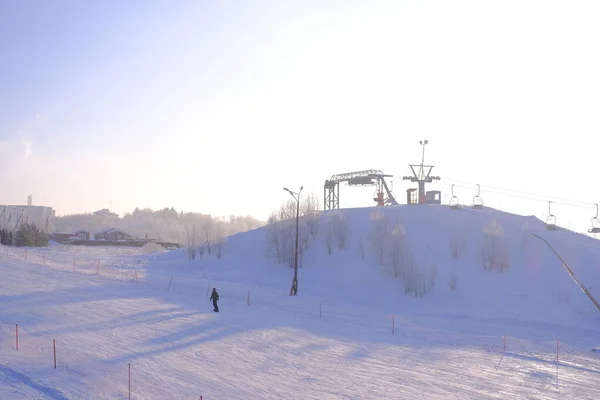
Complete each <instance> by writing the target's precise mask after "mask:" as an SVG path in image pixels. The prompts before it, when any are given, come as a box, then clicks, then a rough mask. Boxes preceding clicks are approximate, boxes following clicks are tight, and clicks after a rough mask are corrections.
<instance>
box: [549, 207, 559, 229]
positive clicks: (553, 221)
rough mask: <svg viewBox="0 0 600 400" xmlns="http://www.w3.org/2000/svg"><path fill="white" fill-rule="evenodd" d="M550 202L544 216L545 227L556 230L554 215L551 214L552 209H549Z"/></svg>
mask: <svg viewBox="0 0 600 400" xmlns="http://www.w3.org/2000/svg"><path fill="white" fill-rule="evenodd" d="M550 204H552V201H549V202H548V218H546V229H548V230H549V231H556V230H558V227H557V226H556V216H555V215H554V214H552V211H551V210H550Z"/></svg>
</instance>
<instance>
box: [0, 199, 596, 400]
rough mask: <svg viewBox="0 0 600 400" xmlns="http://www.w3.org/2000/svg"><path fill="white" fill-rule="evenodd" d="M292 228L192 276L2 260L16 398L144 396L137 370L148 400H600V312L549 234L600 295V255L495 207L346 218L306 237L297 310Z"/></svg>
mask: <svg viewBox="0 0 600 400" xmlns="http://www.w3.org/2000/svg"><path fill="white" fill-rule="evenodd" d="M290 223H293V221H290ZM310 224H313V225H311V226H309V225H310ZM289 227H290V225H289V224H283V225H281V226H279V227H276V228H277V230H273V227H264V228H259V229H256V230H253V231H249V232H244V233H240V234H237V235H234V236H232V237H230V238H229V241H228V242H227V243H226V247H225V251H224V254H223V256H222V257H220V258H217V257H215V251H214V249H213V251H212V252H211V254H210V255H208V254H204V255H203V257H202V259H200V258H199V257H198V258H196V260H193V261H192V260H189V259H188V258H187V253H186V251H185V250H180V251H172V252H163V253H152V254H144V253H143V252H142V250H140V249H136V250H128V251H126V250H123V249H111V248H106V249H105V248H93V249H90V248H73V247H62V246H52V247H50V248H48V249H15V248H10V249H7V248H0V274H1V277H2V281H1V282H0V285H1V287H0V324H2V325H1V326H0V358H1V360H2V361H0V398H2V399H4V398H7V399H34V398H35V399H38V398H42V399H124V398H128V392H129V378H128V366H129V365H130V366H131V393H132V397H131V398H134V399H198V398H200V396H201V395H202V396H203V398H204V399H207V400H212V399H251V398H257V399H258V398H260V399H404V398H406V399H415V398H427V399H431V398H440V399H442V398H443V399H448V398H457V399H458V398H461V399H465V398H477V399H484V398H505V397H511V398H517V399H519V398H555V397H556V398H558V397H560V398H582V399H585V398H589V399H592V398H598V397H600V389H598V385H597V384H596V383H595V382H596V380H597V378H598V376H599V374H600V357H598V355H597V353H594V352H591V351H590V349H591V348H593V347H597V346H598V344H599V341H600V312H598V310H597V309H596V307H595V306H594V305H593V304H592V302H591V301H590V300H589V299H588V298H587V296H586V295H585V294H584V293H583V292H582V291H581V290H580V289H579V287H578V286H577V285H576V284H575V283H574V281H573V280H572V279H571V277H570V276H569V274H568V273H567V271H566V269H565V268H564V266H563V265H562V263H561V261H560V260H559V259H558V258H557V256H556V255H555V254H554V253H553V251H552V250H551V249H550V247H549V246H548V245H547V244H546V243H545V242H543V241H541V240H540V239H538V238H536V237H534V236H533V235H532V233H534V234H537V235H539V236H540V237H542V238H544V239H546V240H547V241H548V242H549V243H550V244H551V245H552V247H553V248H554V249H555V250H556V252H557V253H558V254H559V255H560V256H561V257H563V259H564V260H565V261H566V263H567V264H568V265H569V266H570V267H571V268H572V269H573V271H574V272H575V274H576V275H577V276H578V277H579V278H580V279H581V281H582V282H583V283H584V284H585V285H586V286H587V287H588V289H589V290H590V291H591V292H592V293H593V294H595V295H596V297H600V288H599V287H598V284H597V282H600V279H599V278H600V267H599V265H600V264H599V263H598V259H599V258H600V245H599V243H600V242H598V241H596V240H594V239H591V238H588V237H585V236H582V235H578V234H574V233H571V232H568V231H560V230H559V231H548V230H546V229H545V225H544V224H543V223H542V222H541V221H539V220H537V219H535V218H534V217H521V216H516V215H511V214H506V213H502V212H499V211H496V210H492V209H487V208H484V209H481V210H474V209H469V208H464V209H462V210H451V209H449V208H448V207H445V206H416V207H406V206H405V207H402V206H401V207H388V208H382V209H381V208H380V209H377V208H364V209H352V210H336V211H332V212H325V213H323V214H322V215H321V216H320V219H319V220H318V224H315V221H312V222H308V221H307V220H303V221H302V229H301V232H302V241H301V244H302V248H303V252H302V257H301V258H302V267H301V268H300V271H299V282H300V284H299V295H298V296H297V297H290V296H289V295H288V291H289V287H290V283H291V278H292V270H291V269H290V268H289V266H288V265H287V263H286V259H287V258H288V257H289V255H290V249H289V246H288V244H289V241H290V237H289V234H288V229H289ZM316 228H318V230H317V229H316ZM274 232H276V234H274ZM311 232H312V234H311ZM274 239H277V240H274ZM275 242H277V243H278V245H280V246H283V247H282V248H280V250H281V251H280V261H281V262H280V263H277V256H276V254H277V251H276V250H277V249H276V248H275V247H274V245H273V243H275ZM329 244H331V247H330V246H329ZM330 248H331V251H330ZM124 252H125V253H124ZM330 253H331V254H330ZM486 269H487V270H486ZM212 287H217V288H218V290H219V292H220V295H221V304H220V307H221V313H219V314H215V313H213V312H212V307H211V306H210V304H209V301H208V297H207V293H208V290H209V289H210V288H212ZM16 324H19V349H18V350H16V349H15V347H16ZM53 340H55V341H56V342H55V343H56V352H57V368H56V369H54V359H53V353H54V348H53ZM557 349H558V353H557ZM557 357H558V360H559V362H558V363H557V362H556V359H557Z"/></svg>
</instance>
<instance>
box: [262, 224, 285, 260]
mask: <svg viewBox="0 0 600 400" xmlns="http://www.w3.org/2000/svg"><path fill="white" fill-rule="evenodd" d="M267 224H268V225H267V229H266V250H267V255H271V256H274V257H275V259H276V260H277V264H279V263H281V262H282V261H283V254H282V246H281V244H282V243H281V239H282V238H281V221H280V220H279V216H278V214H277V212H272V213H271V215H269V219H268V221H267Z"/></svg>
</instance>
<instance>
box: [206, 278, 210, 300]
mask: <svg viewBox="0 0 600 400" xmlns="http://www.w3.org/2000/svg"><path fill="white" fill-rule="evenodd" d="M208 292H210V281H208V286H206V297H208Z"/></svg>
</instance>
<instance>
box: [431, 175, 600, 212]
mask: <svg viewBox="0 0 600 400" xmlns="http://www.w3.org/2000/svg"><path fill="white" fill-rule="evenodd" d="M444 181H449V182H459V183H462V184H466V185H468V186H463V185H456V184H455V187H461V188H464V189H470V190H473V189H474V188H477V184H476V183H471V182H465V181H459V180H455V179H444ZM441 183H442V184H446V185H451V183H448V182H441ZM480 187H481V189H482V191H484V192H488V193H496V194H502V195H505V196H509V197H518V198H522V199H528V200H535V201H541V202H547V201H548V199H553V203H554V204H560V205H566V206H571V207H579V208H587V209H590V208H595V207H596V206H595V203H592V202H587V201H581V200H572V199H565V198H560V197H554V196H545V195H541V194H536V193H528V192H524V191H520V190H513V189H506V188H500V187H495V186H488V185H480Z"/></svg>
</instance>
